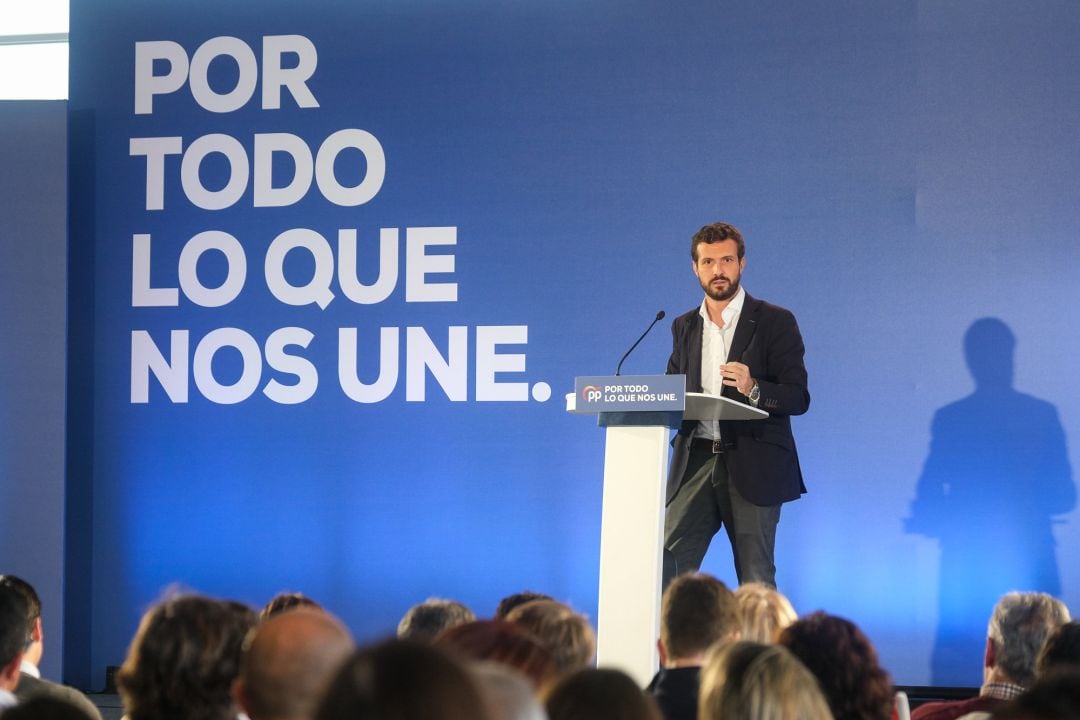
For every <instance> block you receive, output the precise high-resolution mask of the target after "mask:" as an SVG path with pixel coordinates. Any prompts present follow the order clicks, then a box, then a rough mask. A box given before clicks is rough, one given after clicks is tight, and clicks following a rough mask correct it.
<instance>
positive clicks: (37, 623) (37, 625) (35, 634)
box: [30, 616, 45, 642]
mask: <svg viewBox="0 0 1080 720" xmlns="http://www.w3.org/2000/svg"><path fill="white" fill-rule="evenodd" d="M44 639H45V633H44V632H42V630H41V617H40V616H39V617H37V618H35V619H34V627H33V629H32V630H31V631H30V641H31V642H41V641H43V640H44Z"/></svg>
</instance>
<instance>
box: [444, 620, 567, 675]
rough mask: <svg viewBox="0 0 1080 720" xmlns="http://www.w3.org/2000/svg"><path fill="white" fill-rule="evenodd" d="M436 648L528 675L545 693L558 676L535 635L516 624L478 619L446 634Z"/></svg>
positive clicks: (549, 654)
mask: <svg viewBox="0 0 1080 720" xmlns="http://www.w3.org/2000/svg"><path fill="white" fill-rule="evenodd" d="M435 646H436V647H439V648H442V649H444V650H446V651H447V652H450V653H453V654H455V655H457V656H459V657H461V658H463V659H465V660H473V661H478V660H490V661H492V662H497V663H499V664H501V665H505V666H507V667H509V668H511V669H513V670H515V671H516V672H519V673H521V674H522V675H524V676H525V677H526V678H527V679H528V680H529V682H530V683H532V686H533V687H534V688H535V689H537V690H541V689H543V688H545V687H547V686H548V685H549V684H550V683H551V682H552V681H553V680H554V679H555V676H556V674H557V671H556V667H555V659H554V658H553V657H552V654H551V652H550V651H548V649H547V648H546V647H545V646H544V645H543V644H542V643H541V642H540V641H539V640H538V639H537V638H535V637H533V635H532V634H531V633H530V632H529V631H528V630H526V629H525V628H523V627H521V626H520V625H515V624H513V623H509V622H505V621H501V620H477V621H476V622H471V623H465V624H464V625H458V626H457V627H455V628H450V629H449V630H447V631H445V632H443V633H442V634H441V635H439V637H438V638H436V640H435Z"/></svg>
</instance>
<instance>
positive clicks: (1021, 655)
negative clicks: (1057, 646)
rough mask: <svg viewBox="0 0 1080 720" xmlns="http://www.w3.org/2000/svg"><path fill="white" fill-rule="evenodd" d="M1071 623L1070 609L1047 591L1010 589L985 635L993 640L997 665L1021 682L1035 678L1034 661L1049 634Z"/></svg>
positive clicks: (995, 608)
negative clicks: (1023, 591) (1022, 591)
mask: <svg viewBox="0 0 1080 720" xmlns="http://www.w3.org/2000/svg"><path fill="white" fill-rule="evenodd" d="M1067 622H1069V609H1068V608H1067V607H1065V604H1064V603H1063V602H1061V601H1060V600H1058V599H1057V598H1055V597H1053V596H1051V595H1048V594H1046V593H1035V592H1026V593H1019V592H1011V593H1008V594H1007V595H1005V596H1004V597H1002V598H1001V600H999V601H998V604H997V605H996V606H995V607H994V614H993V615H991V616H990V626H989V628H987V631H986V635H987V637H989V638H990V640H991V641H993V643H994V651H995V656H994V657H995V658H996V661H995V662H996V665H997V667H998V668H1000V669H1001V671H1002V672H1004V673H1005V674H1006V675H1008V676H1009V677H1010V678H1012V680H1013V682H1015V683H1017V684H1018V685H1022V686H1024V687H1027V686H1028V685H1030V684H1031V683H1032V682H1033V681H1034V680H1035V661H1036V659H1037V658H1038V657H1039V651H1040V650H1041V649H1042V646H1043V643H1044V642H1046V638H1047V636H1048V635H1049V634H1050V633H1051V632H1053V631H1054V630H1056V629H1057V628H1058V627H1060V626H1062V625H1064V624H1065V623H1067Z"/></svg>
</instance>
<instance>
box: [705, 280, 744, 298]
mask: <svg viewBox="0 0 1080 720" xmlns="http://www.w3.org/2000/svg"><path fill="white" fill-rule="evenodd" d="M725 279H726V278H725ZM701 289H702V290H704V291H705V294H706V295H708V296H709V297H710V298H712V299H713V300H716V301H718V302H723V301H725V300H730V299H731V298H733V297H735V293H737V292H739V278H735V279H734V280H728V282H727V284H726V285H722V286H720V287H714V286H713V281H712V280H710V281H709V282H707V283H701Z"/></svg>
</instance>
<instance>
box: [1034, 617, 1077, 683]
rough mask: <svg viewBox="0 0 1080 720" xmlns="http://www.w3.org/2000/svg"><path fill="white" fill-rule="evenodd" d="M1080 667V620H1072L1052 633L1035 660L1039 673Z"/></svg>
mask: <svg viewBox="0 0 1080 720" xmlns="http://www.w3.org/2000/svg"><path fill="white" fill-rule="evenodd" d="M1069 667H1071V668H1076V669H1080V621H1077V620H1072V621H1070V622H1067V623H1065V624H1064V625H1062V626H1061V627H1059V628H1058V629H1057V630H1054V631H1053V632H1052V633H1050V636H1049V637H1047V638H1046V642H1045V643H1043V646H1042V650H1041V651H1039V658H1038V660H1036V661H1035V670H1036V674H1037V675H1044V674H1046V673H1047V672H1049V671H1050V670H1054V669H1057V668H1069Z"/></svg>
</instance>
